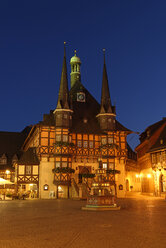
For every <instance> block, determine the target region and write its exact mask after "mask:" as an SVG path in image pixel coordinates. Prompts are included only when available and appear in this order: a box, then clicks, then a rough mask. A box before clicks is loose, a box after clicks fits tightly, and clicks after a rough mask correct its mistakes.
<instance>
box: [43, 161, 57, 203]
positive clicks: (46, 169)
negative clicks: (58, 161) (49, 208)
mask: <svg viewBox="0 0 166 248" xmlns="http://www.w3.org/2000/svg"><path fill="white" fill-rule="evenodd" d="M53 168H54V159H53V158H52V159H49V161H48V160H47V158H42V159H41V161H40V165H39V175H40V176H39V197H40V198H43V199H48V198H50V191H54V192H55V194H56V186H55V185H54V184H53V180H54V174H53V172H52V169H53ZM45 184H48V186H49V189H48V191H45V190H44V185H45Z"/></svg>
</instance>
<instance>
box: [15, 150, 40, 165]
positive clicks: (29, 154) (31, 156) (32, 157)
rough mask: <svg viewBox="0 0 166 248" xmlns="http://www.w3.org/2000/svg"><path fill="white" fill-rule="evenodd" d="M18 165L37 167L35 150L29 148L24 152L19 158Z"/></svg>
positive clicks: (37, 161)
mask: <svg viewBox="0 0 166 248" xmlns="http://www.w3.org/2000/svg"><path fill="white" fill-rule="evenodd" d="M18 164H20V165H22V164H23V165H39V159H38V157H37V155H36V150H35V148H33V147H31V148H29V149H28V150H27V151H25V152H24V153H23V154H22V156H21V157H20V159H19V161H18Z"/></svg>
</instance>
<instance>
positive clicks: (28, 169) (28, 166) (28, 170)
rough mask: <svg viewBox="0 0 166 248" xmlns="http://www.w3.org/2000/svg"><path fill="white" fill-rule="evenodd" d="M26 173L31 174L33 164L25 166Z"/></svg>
mask: <svg viewBox="0 0 166 248" xmlns="http://www.w3.org/2000/svg"><path fill="white" fill-rule="evenodd" d="M25 173H26V175H30V174H31V173H32V166H30V165H27V166H25Z"/></svg>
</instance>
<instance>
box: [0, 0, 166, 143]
mask: <svg viewBox="0 0 166 248" xmlns="http://www.w3.org/2000/svg"><path fill="white" fill-rule="evenodd" d="M165 13H166V1H165V0H108V1H105V0H103V1H101V0H99V1H87V0H84V1H79V0H77V1H66V0H64V1H61V2H60V1H55V0H54V1H46V0H45V1H41V0H40V1H39V0H36V1H35V0H33V1H23V0H21V1H17V0H15V1H13V0H11V1H7V0H4V1H0V84H1V88H0V89H1V91H0V92H1V97H0V112H1V121H0V130H1V131H21V130H22V129H23V128H24V127H25V126H27V125H30V124H35V123H37V122H39V121H40V120H41V119H42V116H43V114H44V113H48V112H49V110H50V109H55V107H56V103H57V94H58V89H59V82H60V76H61V69H62V61H63V42H64V41H66V42H67V45H66V50H67V62H68V76H70V64H69V61H70V58H71V56H73V54H74V49H77V55H78V56H79V57H80V58H81V61H82V66H81V75H82V83H83V84H84V86H85V87H86V88H87V89H88V90H89V91H90V92H91V93H92V94H93V95H94V96H95V98H96V99H97V100H98V101H100V93H101V82H102V70H103V55H102V48H106V64H107V72H108V78H109V86H110V93H111V99H112V102H113V103H114V102H115V103H116V106H117V119H118V120H119V121H120V122H121V123H122V124H123V125H125V126H126V127H127V128H129V129H131V130H134V131H137V132H142V131H143V130H144V129H145V128H146V127H147V126H148V125H150V124H153V123H154V122H156V121H159V120H160V119H162V117H164V116H166V110H165V106H166V97H165V95H166V93H165V91H166V14H165ZM69 79H70V78H69ZM69 81H70V80H69ZM129 140H130V144H131V145H132V147H134V146H135V145H136V144H137V142H138V139H137V138H136V137H135V136H133V135H131V136H130V137H129Z"/></svg>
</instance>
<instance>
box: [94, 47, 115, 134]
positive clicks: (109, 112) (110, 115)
mask: <svg viewBox="0 0 166 248" xmlns="http://www.w3.org/2000/svg"><path fill="white" fill-rule="evenodd" d="M103 52H104V67H103V80H102V91H101V108H100V113H99V114H98V115H97V118H98V120H99V123H100V128H101V129H102V130H103V131H113V130H115V117H116V113H115V106H112V104H111V98H110V92H109V85H108V77H107V69H106V63H105V49H103Z"/></svg>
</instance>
